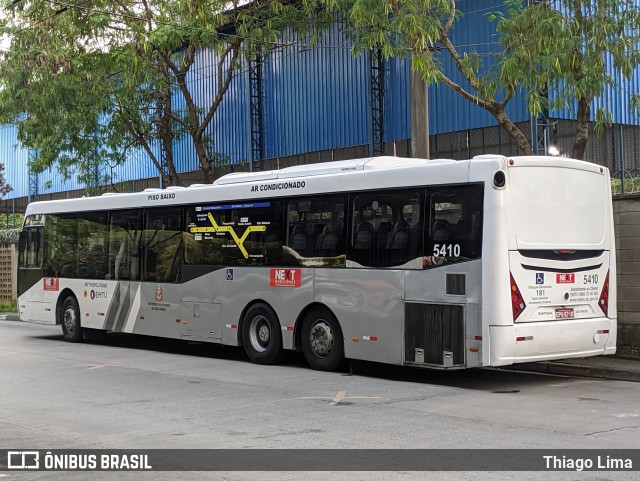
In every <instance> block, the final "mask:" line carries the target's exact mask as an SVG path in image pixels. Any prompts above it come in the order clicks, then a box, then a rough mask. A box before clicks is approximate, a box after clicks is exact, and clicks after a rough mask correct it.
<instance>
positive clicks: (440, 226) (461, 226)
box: [424, 184, 484, 265]
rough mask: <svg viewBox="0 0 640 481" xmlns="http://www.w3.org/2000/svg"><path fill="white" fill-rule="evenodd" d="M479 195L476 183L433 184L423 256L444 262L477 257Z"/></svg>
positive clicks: (480, 187)
mask: <svg viewBox="0 0 640 481" xmlns="http://www.w3.org/2000/svg"><path fill="white" fill-rule="evenodd" d="M483 195H484V190H483V186H482V185H480V184H477V185H465V186H455V187H444V186H443V187H435V188H434V189H433V190H432V191H431V193H430V196H429V199H430V201H429V203H430V205H429V222H428V223H427V227H428V228H427V229H425V253H424V255H425V256H434V257H439V258H444V259H446V260H447V261H448V262H455V261H461V260H469V259H477V258H479V257H480V255H481V250H482V204H483ZM437 265H442V262H439V263H437Z"/></svg>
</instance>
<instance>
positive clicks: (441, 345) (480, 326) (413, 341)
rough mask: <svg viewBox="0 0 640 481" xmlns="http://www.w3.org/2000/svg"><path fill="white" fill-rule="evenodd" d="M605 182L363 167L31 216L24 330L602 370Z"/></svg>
mask: <svg viewBox="0 0 640 481" xmlns="http://www.w3.org/2000/svg"><path fill="white" fill-rule="evenodd" d="M615 268H616V263H615V248H614V233H613V218H612V207H611V192H610V182H609V172H608V170H607V169H605V168H603V167H600V166H597V165H594V164H590V163H586V162H581V161H577V160H570V159H560V158H552V157H512V158H507V157H502V156H480V157H476V158H474V159H471V160H465V161H454V160H418V159H402V158H393V157H376V158H368V159H358V160H350V161H338V162H330V163H321V164H312V165H304V166H295V167H289V168H285V169H281V170H277V171H262V172H253V173H234V174H229V175H226V176H224V177H222V178H220V179H219V180H217V181H216V182H215V183H214V184H213V185H192V186H190V187H187V188H179V187H169V188H167V189H164V190H160V189H147V190H145V191H144V192H140V193H126V194H105V195H102V196H100V197H94V198H82V199H70V200H59V201H49V202H36V203H32V204H30V205H29V206H28V208H27V211H26V216H25V222H24V228H23V230H22V234H21V239H20V255H19V276H18V279H19V310H20V317H21V319H22V320H24V321H29V322H37V323H44V324H61V325H62V332H63V334H64V338H65V339H66V340H67V341H71V342H75V341H80V340H82V339H83V338H88V339H91V338H95V337H97V336H99V335H102V334H104V332H106V331H117V332H127V333H135V334H146V335H152V336H161V337H167V338H176V339H187V340H194V341H201V342H213V343H221V344H225V345H230V346H243V347H244V349H245V350H246V352H247V354H248V356H249V358H250V359H251V360H252V361H254V362H257V363H275V362H277V361H278V360H279V359H280V358H281V355H282V354H283V352H284V351H286V350H299V351H302V353H304V356H305V358H306V359H307V361H308V363H309V364H310V365H311V366H312V367H313V368H316V369H322V370H333V369H336V368H338V367H339V366H340V365H341V363H342V361H343V360H344V359H345V358H347V359H361V360H369V361H376V362H381V363H389V364H398V365H412V366H424V367H431V368H465V367H478V366H503V365H508V364H512V363H520V362H530V361H539V360H549V359H559V358H569V357H584V356H593V355H599V354H613V353H614V352H615V349H616V295H615V293H616V291H615V279H616V272H615Z"/></svg>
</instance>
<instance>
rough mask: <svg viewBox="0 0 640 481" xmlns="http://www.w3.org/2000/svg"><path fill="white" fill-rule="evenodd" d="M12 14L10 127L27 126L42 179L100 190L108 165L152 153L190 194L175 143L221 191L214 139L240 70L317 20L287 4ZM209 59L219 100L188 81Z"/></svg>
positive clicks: (127, 4)
mask: <svg viewBox="0 0 640 481" xmlns="http://www.w3.org/2000/svg"><path fill="white" fill-rule="evenodd" d="M5 5H6V7H5V10H6V11H7V12H8V13H9V15H8V16H7V17H6V18H5V19H4V20H2V21H1V22H0V29H1V30H0V34H1V33H4V34H5V35H6V36H7V37H8V38H9V39H10V42H11V46H10V48H9V49H8V51H6V52H5V53H4V54H3V55H2V57H1V58H0V120H3V121H5V122H12V123H16V124H17V125H18V136H19V140H20V141H21V142H22V144H23V145H25V146H27V147H29V148H31V149H34V151H35V152H37V156H36V158H35V161H34V163H33V168H34V170H35V171H41V170H43V169H46V168H50V167H51V166H53V165H58V166H59V168H60V169H61V171H62V173H63V174H64V175H69V174H70V173H71V172H79V173H80V177H81V178H82V179H83V180H84V181H85V182H87V183H89V184H91V183H95V173H96V172H97V166H98V165H102V164H104V163H108V164H110V165H116V164H118V163H120V162H123V160H124V159H125V158H126V157H127V153H128V152H129V151H130V150H131V149H142V150H144V151H145V152H146V153H147V154H148V157H149V158H150V159H151V161H152V162H153V164H154V165H155V167H156V168H157V169H158V171H159V172H160V174H161V175H162V176H163V179H164V181H165V182H166V183H167V184H168V185H180V184H181V179H180V176H179V174H178V172H177V170H176V167H175V165H174V160H173V156H172V149H171V146H172V145H173V143H174V142H175V141H176V140H178V139H182V138H188V139H189V140H190V141H191V142H192V145H193V151H194V152H195V155H196V156H197V159H198V161H199V167H200V169H201V170H202V171H203V173H204V177H205V180H206V181H207V182H212V181H213V179H214V169H215V167H216V159H219V158H220V154H219V153H218V152H216V146H215V145H213V143H212V142H211V139H210V138H208V137H207V135H206V131H207V128H208V127H209V126H210V125H211V123H212V121H213V118H214V115H215V113H216V111H217V110H218V108H219V107H220V105H221V102H222V100H223V98H224V96H225V93H226V92H227V90H228V88H229V85H230V84H231V82H232V79H233V76H234V75H235V73H236V72H237V69H238V68H239V67H240V65H241V63H242V61H243V59H248V60H251V59H253V58H254V57H255V56H256V55H258V54H261V53H266V52H267V51H268V49H269V47H271V46H272V45H273V44H274V43H276V42H277V39H278V34H279V30H280V29H282V28H284V26H285V25H291V24H294V25H296V24H297V25H302V24H304V22H302V21H301V20H303V19H305V18H306V17H307V15H308V13H309V11H307V10H305V9H304V8H300V7H297V6H292V5H288V2H283V1H278V0H255V1H252V2H243V1H240V0H232V1H228V0H116V1H112V0H95V1H92V2H89V3H87V2H77V3H76V4H69V3H67V2H56V1H54V2H50V1H44V0H10V1H9V0H7V1H5ZM203 50H210V51H214V52H215V53H216V62H217V64H216V65H214V66H213V67H212V68H213V70H214V72H213V73H210V72H206V73H201V75H206V76H210V77H211V78H212V80H211V84H212V85H211V90H212V91H213V92H214V95H213V96H212V98H211V100H210V101H209V102H208V103H204V102H203V100H202V99H198V98H196V94H195V93H194V92H193V85H191V84H190V83H189V81H188V75H189V73H190V72H191V71H192V70H193V66H194V63H195V61H196V56H197V55H198V53H199V52H202V51H203ZM176 99H178V101H177V102H176ZM176 103H179V104H181V105H184V108H183V109H182V110H176V108H175V105H176ZM158 142H159V143H160V144H161V145H162V147H163V151H164V155H165V156H166V158H165V159H164V160H165V163H166V172H165V171H164V170H163V169H162V164H163V159H161V156H160V155H159V154H158V151H159V149H158V148H157V147H158ZM92 180H93V182H92ZM107 180H108V179H98V181H99V182H100V183H104V182H105V181H107Z"/></svg>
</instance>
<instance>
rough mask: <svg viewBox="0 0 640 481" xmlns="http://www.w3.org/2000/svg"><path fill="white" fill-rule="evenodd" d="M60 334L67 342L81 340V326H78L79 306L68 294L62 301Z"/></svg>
mask: <svg viewBox="0 0 640 481" xmlns="http://www.w3.org/2000/svg"><path fill="white" fill-rule="evenodd" d="M60 321H61V322H60V324H62V335H63V336H64V340H65V341H67V342H78V341H81V340H82V327H80V308H79V307H78V301H76V298H75V297H73V296H68V297H66V298H65V300H64V301H63V303H62V319H61V320H60Z"/></svg>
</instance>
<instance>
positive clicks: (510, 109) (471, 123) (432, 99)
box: [429, 0, 530, 135]
mask: <svg viewBox="0 0 640 481" xmlns="http://www.w3.org/2000/svg"><path fill="white" fill-rule="evenodd" d="M502 5H503V0H463V1H461V2H459V3H458V8H459V9H460V10H461V11H462V17H461V18H460V20H459V21H458V22H457V23H456V24H455V25H454V28H453V29H452V31H451V35H450V37H451V41H452V42H453V44H454V45H456V47H457V49H458V51H459V53H460V54H461V55H464V54H465V53H467V52H473V51H476V52H478V53H479V54H480V55H481V56H482V55H483V54H490V53H492V52H496V51H497V52H499V51H500V50H501V47H500V44H499V42H498V38H497V37H496V33H495V24H494V23H490V22H489V20H488V18H487V15H488V14H489V13H491V12H492V11H496V10H498V9H499V8H500V7H501V6H502ZM485 58H486V60H485V65H487V62H488V60H489V58H488V57H485ZM441 59H442V64H443V65H444V66H445V69H446V70H445V71H446V72H447V73H449V72H451V73H452V75H451V76H450V78H451V79H452V80H453V81H455V82H457V83H460V85H461V86H462V87H463V88H465V89H469V87H468V83H467V82H466V81H465V80H464V79H463V77H462V75H461V74H460V73H459V72H457V70H456V68H455V65H454V63H453V61H452V60H451V59H450V57H449V56H448V55H446V54H445V53H444V52H442V55H441ZM469 91H470V92H471V90H469ZM506 111H507V114H508V115H509V117H510V118H511V120H512V121H513V122H523V121H528V120H529V118H530V115H529V113H528V112H527V108H526V100H525V97H524V95H523V94H522V92H519V93H518V94H517V95H516V96H515V97H514V98H513V99H511V101H510V102H509V103H508V104H507V108H506ZM493 125H496V119H495V118H494V117H493V116H492V115H491V114H490V113H489V112H487V111H486V110H484V109H483V108H481V107H478V106H477V105H474V104H473V103H471V102H469V101H467V100H464V99H463V98H462V97H461V96H460V95H459V94H458V93H456V92H454V91H453V90H451V89H450V88H449V87H447V86H446V85H443V84H441V85H431V86H430V87H429V130H430V133H431V134H432V135H435V134H442V133H446V132H455V131H458V130H467V129H476V128H480V127H489V126H493Z"/></svg>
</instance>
